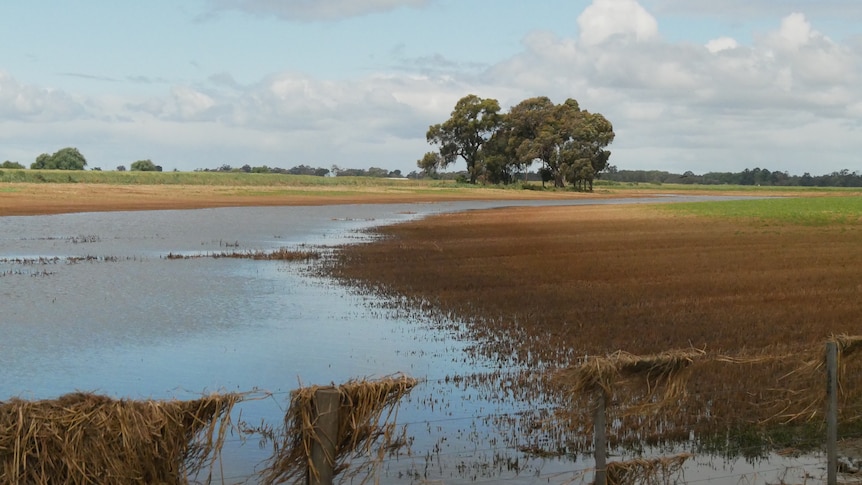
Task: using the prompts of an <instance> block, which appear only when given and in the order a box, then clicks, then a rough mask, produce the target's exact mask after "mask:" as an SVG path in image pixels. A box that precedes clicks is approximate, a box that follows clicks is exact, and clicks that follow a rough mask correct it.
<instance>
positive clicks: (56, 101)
mask: <svg viewBox="0 0 862 485" xmlns="http://www.w3.org/2000/svg"><path fill="white" fill-rule="evenodd" d="M82 101H83V100H82V99H76V98H74V97H73V96H71V95H69V94H67V93H65V92H63V91H59V90H56V89H48V88H42V87H38V86H33V85H23V84H20V83H19V82H18V81H17V80H15V78H13V77H12V76H11V75H10V74H9V73H7V72H4V71H0V120H20V121H63V120H69V119H73V118H76V117H80V116H86V115H87V110H86V108H85V106H84V104H83V102H82Z"/></svg>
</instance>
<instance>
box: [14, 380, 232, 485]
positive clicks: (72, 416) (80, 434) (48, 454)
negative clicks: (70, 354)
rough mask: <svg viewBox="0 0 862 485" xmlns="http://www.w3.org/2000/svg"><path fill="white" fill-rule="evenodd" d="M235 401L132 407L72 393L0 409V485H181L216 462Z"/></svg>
mask: <svg viewBox="0 0 862 485" xmlns="http://www.w3.org/2000/svg"><path fill="white" fill-rule="evenodd" d="M240 399H241V398H240V395H238V394H223V395H211V396H207V397H203V398H201V399H196V400H192V401H153V400H147V401H131V400H114V399H111V398H108V397H104V396H98V395H94V394H85V393H73V394H68V395H65V396H62V397H60V398H58V399H53V400H42V401H25V400H21V399H12V400H10V401H7V402H0V482H2V483H31V484H49V483H68V484H94V483H99V484H126V483H188V479H189V477H194V476H195V475H197V474H198V473H200V472H203V471H205V469H206V468H207V467H212V465H213V464H214V462H215V461H216V460H217V459H218V457H219V455H220V452H221V448H222V445H223V443H224V438H225V433H226V432H227V430H228V428H229V427H230V411H231V409H232V407H233V405H234V404H236V403H237V402H238V401H239V400H240ZM210 472H211V468H210ZM210 475H211V473H210Z"/></svg>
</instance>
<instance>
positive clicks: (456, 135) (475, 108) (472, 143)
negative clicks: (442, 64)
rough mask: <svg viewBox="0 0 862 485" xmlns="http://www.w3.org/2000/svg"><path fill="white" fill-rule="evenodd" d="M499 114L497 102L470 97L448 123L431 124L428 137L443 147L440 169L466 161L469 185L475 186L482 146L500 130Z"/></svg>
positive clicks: (479, 170) (460, 105)
mask: <svg viewBox="0 0 862 485" xmlns="http://www.w3.org/2000/svg"><path fill="white" fill-rule="evenodd" d="M499 111H500V103H498V102H497V100H496V99H482V98H480V97H478V96H476V95H475V94H470V95H467V96H464V97H463V98H461V99H460V100H459V101H458V103H456V104H455V109H453V110H452V116H451V117H450V118H449V119H448V120H447V121H445V122H443V123H440V124H436V125H431V126H430V127H429V128H428V133H427V134H426V135H425V136H426V139H427V140H428V143H431V144H434V145H440V160H439V166H440V167H445V166H447V165H449V164H451V163H453V162H454V161H455V160H457V159H458V157H461V158H463V159H464V161H465V162H467V172H468V173H469V174H470V183H473V184H475V183H476V179H477V178H478V177H479V175H480V173H481V171H482V155H483V154H482V151H481V150H482V146H483V145H484V144H485V142H487V141H488V140H489V139H490V138H491V136H492V135H493V134H494V132H495V131H496V130H497V128H498V127H499V124H500V117H499V114H498V113H499ZM423 160H424V159H423Z"/></svg>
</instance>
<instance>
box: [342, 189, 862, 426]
mask: <svg viewBox="0 0 862 485" xmlns="http://www.w3.org/2000/svg"><path fill="white" fill-rule="evenodd" d="M381 232H382V234H383V235H384V236H385V237H384V238H382V239H381V240H380V241H378V242H377V243H375V244H368V245H356V246H351V247H347V248H344V249H343V252H342V253H341V254H340V255H339V256H338V258H339V259H338V261H337V262H336V264H334V266H333V269H332V271H333V272H334V273H335V274H336V275H337V276H339V277H342V278H344V279H346V280H349V281H352V282H354V283H355V284H358V285H360V286H363V287H365V288H368V289H373V290H374V291H382V292H383V293H387V294H391V295H404V296H406V297H407V300H408V301H413V302H417V303H416V304H417V305H420V304H421V305H422V307H423V308H426V309H429V308H430V309H431V310H432V311H436V312H439V314H442V315H452V314H454V315H458V316H459V317H460V318H461V319H464V320H466V321H467V322H469V326H470V330H471V333H472V336H473V337H474V338H476V340H477V342H478V344H477V346H476V347H475V349H476V351H477V352H479V353H480V354H482V355H484V356H488V357H492V358H499V359H502V360H506V359H508V360H507V361H512V360H514V361H516V362H518V363H520V364H523V365H525V366H527V367H528V368H529V367H533V368H536V367H541V366H543V365H548V363H551V364H552V366H553V365H556V366H558V367H560V368H562V367H566V366H569V365H573V364H575V363H577V362H578V360H579V359H580V358H582V357H583V356H585V355H608V354H612V353H614V352H616V351H624V352H631V353H633V354H641V355H651V354H660V353H662V352H665V351H668V350H672V349H680V348H682V349H685V348H689V349H691V348H695V349H703V350H704V351H705V352H706V354H707V355H706V356H705V358H703V359H698V365H696V366H693V368H692V370H691V375H690V379H689V383H688V386H687V393H688V399H686V400H682V401H680V402H679V403H678V405H677V406H676V407H675V409H674V410H673V411H672V416H671V418H670V419H672V420H673V421H674V423H669V422H668V421H667V419H668V418H667V417H664V418H656V419H655V420H653V421H650V419H652V418H650V419H647V418H639V420H638V423H634V422H624V423H623V425H624V426H628V425H631V426H637V427H640V428H641V429H640V433H638V435H639V436H638V437H639V438H645V437H650V436H653V435H656V436H655V437H656V439H661V437H659V436H657V435H658V434H660V433H659V432H658V431H655V432H654V431H651V430H663V431H662V432H661V433H662V434H664V435H665V436H668V435H671V436H672V435H674V432H675V431H676V432H678V435H679V436H688V430H690V429H696V430H701V431H717V430H721V429H726V427H732V426H739V425H740V423H762V422H768V421H770V420H774V419H776V418H778V419H782V417H783V419H785V420H786V419H789V418H792V417H794V416H798V415H799V413H802V412H804V411H805V410H806V409H807V407H808V404H810V402H811V400H810V399H808V398H803V397H802V395H801V394H800V393H811V392H818V391H820V390H821V389H822V380H818V377H817V376H811V377H808V376H805V377H803V376H801V374H799V373H798V372H797V370H798V369H799V368H800V366H801V365H803V364H804V362H806V359H807V360H810V358H811V356H818V355H822V349H823V346H822V344H823V342H824V341H825V340H826V339H827V338H828V337H829V336H830V335H833V334H835V335H837V334H848V335H858V334H860V333H862V331H860V330H862V326H860V324H859V321H858V318H859V315H860V314H862V298H860V297H862V272H860V271H859V268H860V267H862V227H860V226H858V225H856V226H854V225H849V226H848V225H844V226H841V227H822V226H821V227H810V226H794V225H777V226H776V225H773V226H764V225H757V224H753V223H752V224H747V223H745V222H740V221H725V220H721V219H706V218H699V217H691V216H678V215H672V214H667V213H661V212H658V211H655V210H652V209H650V208H647V207H633V206H593V207H542V208H510V209H500V210H492V211H477V212H467V213H458V214H448V215H441V216H437V217H433V218H429V219H426V220H420V221H415V222H410V223H406V224H401V225H396V226H391V227H386V228H383V229H381ZM717 356H722V358H721V359H718V358H716V357H717ZM737 358H738V359H740V360H738V361H734V359H737ZM846 360H847V362H845V363H844V364H845V365H846V366H847V369H848V370H847V375H851V376H852V375H853V374H854V372H858V371H859V370H860V369H859V368H860V363H859V362H857V361H856V359H846ZM849 369H855V371H853V370H849ZM860 387H862V386H859V385H858V384H857V385H854V383H852V382H847V383H845V386H844V392H845V394H844V395H845V403H847V404H852V403H859V402H860V399H855V398H853V397H852V396H856V397H859V396H858V394H859V392H860V390H859V388H860ZM856 408H858V405H857V406H855V408H854V407H853V406H849V407H845V408H843V409H844V410H843V411H842V412H844V413H845V415H847V416H852V415H853V413H857V412H858V411H859V409H856ZM808 411H810V412H811V414H809V417H812V416H818V415H820V414H818V413H819V412H820V411H821V410H820V409H814V410H811V409H808ZM857 414H858V413H857ZM707 416H708V419H706V417H707Z"/></svg>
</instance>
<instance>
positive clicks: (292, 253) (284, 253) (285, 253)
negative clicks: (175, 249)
mask: <svg viewBox="0 0 862 485" xmlns="http://www.w3.org/2000/svg"><path fill="white" fill-rule="evenodd" d="M197 258H213V259H219V258H236V259H253V260H256V261H309V260H312V259H318V258H320V253H317V252H315V251H299V250H292V249H288V248H279V249H276V250H274V251H230V252H220V253H206V254H192V255H188V254H176V253H168V255H167V256H165V259H197Z"/></svg>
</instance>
